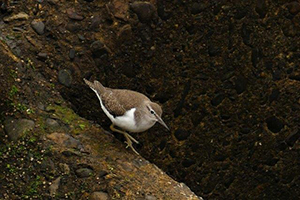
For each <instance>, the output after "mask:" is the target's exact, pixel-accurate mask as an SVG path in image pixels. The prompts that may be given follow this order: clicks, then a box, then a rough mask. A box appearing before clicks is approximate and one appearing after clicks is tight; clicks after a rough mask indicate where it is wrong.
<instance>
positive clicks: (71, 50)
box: [69, 49, 75, 60]
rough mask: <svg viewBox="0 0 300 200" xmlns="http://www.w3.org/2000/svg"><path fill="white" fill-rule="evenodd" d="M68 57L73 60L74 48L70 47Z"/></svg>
mask: <svg viewBox="0 0 300 200" xmlns="http://www.w3.org/2000/svg"><path fill="white" fill-rule="evenodd" d="M69 58H70V59H71V60H73V59H74V58H75V49H70V52H69Z"/></svg>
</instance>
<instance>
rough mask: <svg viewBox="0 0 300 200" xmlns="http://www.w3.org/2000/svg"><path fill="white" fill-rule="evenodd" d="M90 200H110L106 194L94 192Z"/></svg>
mask: <svg viewBox="0 0 300 200" xmlns="http://www.w3.org/2000/svg"><path fill="white" fill-rule="evenodd" d="M89 199H90V200H108V199H109V196H108V194H107V193H106V192H93V193H92V194H91V195H90V198H89Z"/></svg>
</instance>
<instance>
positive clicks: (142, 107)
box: [83, 78, 170, 155]
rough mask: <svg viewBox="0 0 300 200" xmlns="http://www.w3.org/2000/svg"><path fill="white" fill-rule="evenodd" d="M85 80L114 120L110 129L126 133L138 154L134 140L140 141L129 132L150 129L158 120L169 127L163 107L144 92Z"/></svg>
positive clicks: (129, 143) (102, 107)
mask: <svg viewBox="0 0 300 200" xmlns="http://www.w3.org/2000/svg"><path fill="white" fill-rule="evenodd" d="M83 80H84V82H85V83H86V84H87V85H88V86H89V87H90V88H91V89H92V90H93V91H94V92H95V93H96V96H97V97H98V99H99V101H100V107H101V109H102V110H103V112H104V113H105V114H106V116H107V117H108V118H109V119H110V121H111V122H112V124H111V126H110V129H111V130H112V131H113V132H118V133H121V134H123V135H124V137H125V139H126V141H125V143H126V144H127V146H126V148H128V147H130V148H131V149H132V150H133V151H134V152H135V153H136V154H138V155H139V153H138V152H137V151H136V150H135V149H134V147H133V146H132V142H135V143H137V144H138V143H139V142H138V141H137V140H136V139H134V138H133V137H132V136H131V135H130V134H129V133H127V132H126V131H128V132H132V133H139V132H144V131H146V130H148V129H150V128H151V127H152V126H153V125H154V124H155V123H156V122H158V123H160V124H161V125H162V126H164V127H165V128H166V129H167V130H170V129H169V127H168V126H167V125H166V124H165V122H164V121H163V120H162V118H161V116H162V108H161V106H160V105H159V104H157V103H155V102H152V101H151V100H150V99H149V98H148V97H147V96H145V95H144V94H142V93H139V92H136V91H133V90H127V89H112V88H108V87H104V86H103V85H102V84H101V83H100V82H99V81H97V80H95V81H94V82H91V81H88V80H86V79H85V78H84V79H83ZM116 127H118V128H116Z"/></svg>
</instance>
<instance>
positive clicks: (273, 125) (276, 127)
mask: <svg viewBox="0 0 300 200" xmlns="http://www.w3.org/2000/svg"><path fill="white" fill-rule="evenodd" d="M266 122H267V126H268V129H269V130H270V131H272V132H273V133H278V132H279V131H280V130H281V129H282V128H283V126H284V125H283V122H282V121H281V120H279V119H278V118H277V117H275V116H273V117H269V118H268V119H267V120H266Z"/></svg>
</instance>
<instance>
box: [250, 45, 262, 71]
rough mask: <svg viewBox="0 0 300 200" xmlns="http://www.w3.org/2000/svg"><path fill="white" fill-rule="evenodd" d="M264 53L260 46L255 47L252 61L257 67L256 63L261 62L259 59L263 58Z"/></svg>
mask: <svg viewBox="0 0 300 200" xmlns="http://www.w3.org/2000/svg"><path fill="white" fill-rule="evenodd" d="M262 57H263V54H262V51H261V50H260V49H259V48H253V49H252V52H251V61H252V65H253V67H255V68H256V65H257V64H258V63H259V61H260V60H261V59H262Z"/></svg>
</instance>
